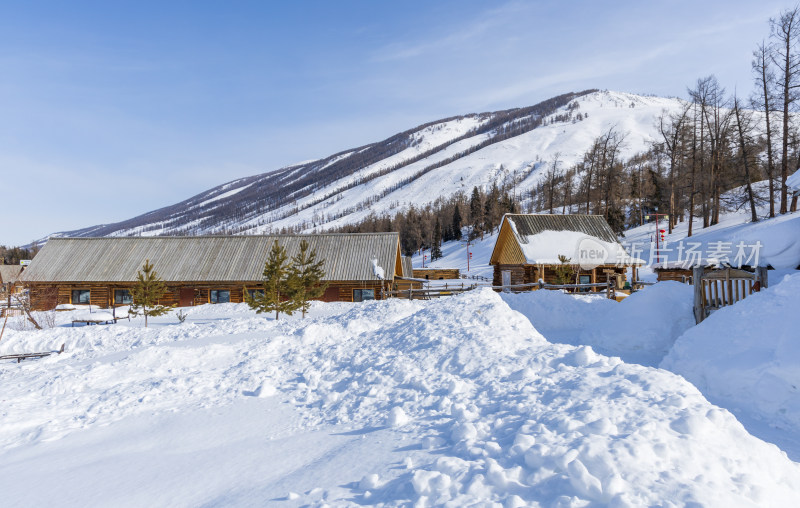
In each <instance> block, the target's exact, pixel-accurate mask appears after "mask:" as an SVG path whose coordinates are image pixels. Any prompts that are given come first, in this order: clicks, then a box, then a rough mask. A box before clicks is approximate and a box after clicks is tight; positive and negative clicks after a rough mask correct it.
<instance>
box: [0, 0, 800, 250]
mask: <svg viewBox="0 0 800 508" xmlns="http://www.w3.org/2000/svg"><path fill="white" fill-rule="evenodd" d="M789 5H790V4H787V3H785V2H772V1H761V2H752V1H736V0H734V1H709V2H698V1H691V2H690V1H666V0H665V1H660V2H642V1H636V2H633V1H631V2H627V1H625V2H594V1H585V2H558V1H536V2H507V3H503V2H479V1H438V2H430V1H429V2H423V1H419V2H418V1H404V2H391V3H390V2H375V1H363V2H347V1H341V2H328V1H319V2H289V3H278V2H266V1H253V2H237V1H231V2H189V1H186V2H177V1H176V2H147V1H139V2H102V1H96V2H82V1H71V2H58V1H52V2H35V1H33V2H16V3H11V2H5V3H3V4H2V5H0V66H2V72H0V177H2V178H0V188H1V189H2V192H0V196H2V201H3V209H4V210H3V217H4V219H5V220H3V221H2V226H0V244H5V245H18V244H23V243H27V242H29V241H31V240H33V239H36V238H40V237H43V236H45V235H47V234H49V233H52V232H56V231H60V230H67V229H76V228H80V227H85V226H91V225H94V224H100V223H109V222H116V221H119V220H123V219H127V218H130V217H133V216H135V215H138V214H141V213H144V212H147V211H150V210H153V209H155V208H158V207H161V206H166V205H169V204H173V203H175V202H177V201H180V200H182V199H185V198H188V197H190V196H192V195H194V194H197V193H199V192H201V191H203V190H206V189H208V188H210V187H212V186H215V185H218V184H221V183H224V182H226V181H229V180H233V179H235V178H238V177H241V176H246V175H251V174H256V173H263V172H266V171H270V170H273V169H277V168H279V167H281V166H284V165H287V164H291V163H294V162H298V161H302V160H307V159H314V158H319V157H324V156H326V155H330V154H332V153H334V152H337V151H341V150H344V149H347V148H351V147H354V146H359V145H363V144H366V143H369V142H373V141H378V140H381V139H383V138H386V137H388V136H390V135H392V134H395V133H397V132H399V131H402V130H406V129H409V128H411V127H414V126H416V125H418V124H421V123H424V122H427V121H431V120H435V119H438V118H442V117H446V116H452V115H458V114H466V113H472V112H480V111H491V110H497V109H504V108H510V107H517V106H527V105H531V104H534V103H536V102H539V101H541V100H544V99H547V98H549V97H552V96H554V95H557V94H560V93H564V92H568V91H575V90H583V89H587V88H601V89H612V90H623V91H629V92H635V93H650V94H657V95H669V96H685V94H686V87H687V86H689V85H691V84H692V83H693V82H694V81H695V80H696V79H697V78H698V77H701V76H705V75H708V74H711V73H713V74H716V75H717V77H718V78H719V79H720V81H721V83H722V84H723V85H724V86H726V87H727V88H728V90H729V91H733V90H734V88H735V89H737V90H738V91H739V93H740V94H748V93H749V92H750V90H751V89H752V79H751V74H750V59H751V52H752V50H753V49H754V48H755V46H756V44H757V43H759V42H760V41H761V40H762V39H764V38H766V37H767V36H768V19H769V18H770V17H771V16H775V15H776V14H778V13H779V12H780V11H781V10H782V9H784V8H786V7H787V6H789Z"/></svg>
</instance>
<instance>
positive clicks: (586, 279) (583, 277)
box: [578, 275, 592, 293]
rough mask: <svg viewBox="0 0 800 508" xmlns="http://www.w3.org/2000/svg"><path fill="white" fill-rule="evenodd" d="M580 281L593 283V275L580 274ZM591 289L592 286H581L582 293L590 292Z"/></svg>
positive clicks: (581, 282)
mask: <svg viewBox="0 0 800 508" xmlns="http://www.w3.org/2000/svg"><path fill="white" fill-rule="evenodd" d="M578 282H579V283H580V284H591V283H592V276H591V275H579V276H578ZM589 291H591V289H590V288H580V292H581V293H588V292H589Z"/></svg>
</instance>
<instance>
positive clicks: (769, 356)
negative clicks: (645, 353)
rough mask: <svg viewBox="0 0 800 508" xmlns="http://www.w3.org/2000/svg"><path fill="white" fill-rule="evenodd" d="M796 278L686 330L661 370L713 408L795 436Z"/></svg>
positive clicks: (799, 374)
mask: <svg viewBox="0 0 800 508" xmlns="http://www.w3.org/2000/svg"><path fill="white" fill-rule="evenodd" d="M798 309H800V273H799V274H794V275H787V276H786V277H785V278H784V279H783V281H781V282H779V283H777V284H776V283H773V286H772V287H770V288H769V289H766V290H763V291H761V292H760V293H756V294H753V295H751V296H749V297H747V298H746V299H745V300H743V301H741V302H739V303H737V304H736V305H733V306H730V307H724V308H722V309H720V310H718V311H716V312H714V313H713V314H711V316H709V317H708V318H707V319H705V320H704V321H703V322H702V323H700V324H699V325H697V326H696V327H693V328H691V329H689V330H687V331H686V333H684V334H683V335H681V337H680V338H679V339H678V340H677V341H676V342H675V345H674V347H673V348H672V350H671V351H670V353H669V355H668V356H667V357H666V358H664V361H663V362H662V363H661V367H663V368H665V369H669V370H671V371H673V372H676V373H678V374H681V375H682V376H683V377H685V378H686V379H688V380H689V381H691V382H692V383H693V384H694V385H695V386H697V387H698V388H699V389H700V390H701V391H702V392H703V393H704V394H706V396H707V397H708V398H709V399H710V400H712V401H714V402H715V403H718V404H721V405H724V406H725V407H727V408H730V409H732V410H734V411H736V412H742V413H744V414H746V415H748V416H749V417H752V418H754V419H756V420H759V421H761V422H769V423H770V424H773V425H778V426H780V427H782V428H784V429H787V430H790V431H791V432H793V433H794V434H795V435H797V434H800V327H798V320H797V312H798Z"/></svg>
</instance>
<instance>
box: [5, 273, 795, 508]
mask: <svg viewBox="0 0 800 508" xmlns="http://www.w3.org/2000/svg"><path fill="white" fill-rule="evenodd" d="M782 285H783V284H781V285H776V287H775V288H774V291H778V288H780V287H781V286H782ZM675 286H676V285H672V286H671V285H665V286H663V288H666V289H661V290H659V289H658V288H659V286H655V287H653V288H649V289H648V290H647V291H646V292H642V293H641V297H640V298H639V299H640V303H639V304H637V303H636V300H634V299H633V298H634V297H631V300H630V303H629V304H627V305H629V306H630V308H631V309H630V310H632V311H633V310H636V309H637V308H638V307H637V305H650V304H651V303H652V302H667V303H665V305H666V306H667V307H669V308H670V309H679V308H680V305H679V303H678V302H677V301H678V300H680V299H681V294H682V293H681V291H680V290H678V289H676V287H675ZM788 289H791V288H788ZM648 292H649V295H648ZM539 293H542V294H541V295H538V294H537V293H530V294H527V295H524V296H517V297H515V298H523V297H529V298H530V297H536V298H540V299H541V300H542V302H543V303H545V304H548V302H547V301H545V300H546V298H543V297H546V296H548V295H549V296H550V297H552V300H553V302H549V304H550V305H551V307H550V308H551V309H552V310H551V312H550V313H549V314H550V315H551V317H552V318H553V319H555V320H558V322H553V321H547V320H546V319H544V320H543V319H540V318H536V317H531V320H529V319H527V318H526V317H525V316H523V314H521V313H519V312H516V311H514V310H512V308H511V307H509V305H508V304H507V303H506V301H511V300H513V299H509V298H506V300H505V301H504V298H503V297H501V295H498V294H497V293H494V292H492V291H490V290H485V289H484V290H476V291H472V292H469V293H466V294H464V295H461V296H457V297H451V298H443V299H440V300H434V301H407V300H390V301H372V302H363V303H361V304H343V303H328V304H323V303H315V304H314V306H313V308H312V311H311V314H310V317H308V318H307V319H305V320H303V319H299V318H297V317H290V318H287V319H281V320H279V321H274V320H272V319H270V318H266V317H264V316H263V315H256V314H254V313H253V312H252V311H250V310H249V309H248V308H247V307H246V306H245V305H241V304H240V305H236V304H220V305H205V306H201V307H195V308H190V309H188V313H189V316H188V318H187V319H186V322H184V323H179V322H178V320H177V319H176V317H175V316H174V315H169V316H165V317H161V318H156V319H152V320H151V323H152V324H151V327H150V328H147V329H145V328H143V327H142V321H141V319H138V318H134V319H133V320H131V321H130V322H128V321H121V322H120V323H119V324H117V325H107V326H103V325H99V326H85V327H76V328H71V327H69V326H68V325H67V324H66V323H68V321H69V320H70V314H71V312H62V313H57V314H56V319H57V322H58V323H59V324H60V325H59V326H56V327H55V328H52V329H49V330H43V331H30V330H28V331H21V330H18V329H15V328H18V326H16V325H18V323H12V325H14V328H12V329H10V330H9V329H7V330H6V335H5V337H4V338H3V340H2V343H0V354H6V353H9V352H21V351H34V350H36V351H39V350H48V349H56V348H58V347H59V346H60V344H61V343H65V344H66V352H65V353H64V354H62V355H54V356H50V357H47V358H44V359H41V360H37V361H25V362H23V363H20V364H17V363H14V362H3V363H0V390H1V392H0V393H2V402H3V404H2V405H0V421H2V422H3V425H2V426H0V492H2V499H3V505H4V506H48V505H52V506H198V505H203V506H230V505H248V506H253V505H258V506H264V505H271V506H273V505H274V506H322V505H333V506H342V505H378V504H383V505H390V506H394V505H412V504H416V505H419V506H432V505H448V506H464V505H469V504H477V505H489V504H490V503H500V504H502V505H503V506H601V505H609V506H650V505H657V506H690V505H691V506H796V505H798V503H800V465H798V464H796V463H794V462H792V461H791V460H789V458H787V456H786V454H785V453H784V452H782V451H781V450H780V449H779V448H778V447H776V446H775V445H772V444H768V443H765V442H763V441H761V440H759V439H757V438H755V437H753V436H751V435H749V434H748V433H747V431H746V430H745V429H744V427H743V426H742V425H741V424H740V423H739V422H738V421H737V420H736V419H735V418H734V416H733V415H732V414H731V413H729V412H728V411H726V410H725V409H721V408H719V407H716V406H714V405H712V404H711V403H709V402H708V401H706V399H705V398H704V397H703V396H702V395H701V394H700V392H699V391H698V390H697V388H695V387H694V386H693V385H691V384H690V383H689V382H687V381H686V380H684V379H683V378H682V377H680V376H677V375H675V374H673V373H671V372H668V371H666V370H660V369H655V368H651V367H646V366H640V365H635V364H628V363H624V362H623V361H622V360H621V359H619V358H616V357H607V356H602V355H600V354H598V353H596V352H595V351H594V350H593V348H592V347H588V346H573V345H568V344H555V343H553V341H552V340H548V339H547V335H548V333H553V330H557V329H558V328H559V325H558V323H569V320H570V318H571V317H574V315H573V313H574V311H575V309H574V307H571V306H570V305H571V304H570V303H567V302H566V301H560V299H561V297H566V298H572V297H568V296H566V295H558V294H556V293H548V294H545V293H544V292H539ZM754 300H755V299H754ZM559 302H560V303H559ZM518 303H519V305H517V306H518V307H525V303H524V302H518ZM586 305H589V306H598V308H599V307H600V306H605V307H608V308H609V309H610V308H611V307H610V306H612V305H618V306H619V309H622V308H623V305H624V304H614V303H611V302H605V303H603V304H601V303H600V302H588V303H586ZM528 307H531V305H529V306H528ZM620 312H622V311H620ZM721 312H722V311H720V314H721ZM651 314H652V312H651ZM587 315H588V313H587ZM584 317H585V316H580V318H581V319H583V318H584ZM713 317H714V316H712V318H713ZM713 322H714V320H713V319H711V318H710V319H709V320H707V322H706V323H711V324H712V325H713ZM706 323H704V326H705V325H706ZM632 324H633V325H634V326H645V325H646V326H651V328H652V330H656V329H658V326H657V325H656V324H652V323H645V322H644V321H636V322H634V323H632ZM710 326H711V325H708V326H707V328H710ZM537 328H541V330H543V331H544V332H543V333H544V335H543V334H542V333H540V331H539V330H537ZM600 329H608V332H609V333H615V332H617V331H618V330H617V329H615V328H614V327H601V328H600ZM698 329H699V328H698ZM674 333H677V332H676V331H675V330H671V331H670V332H669V334H674ZM671 336H672V335H670V337H671ZM678 340H679V342H680V341H681V340H682V339H678ZM626 343H627V344H630V343H631V339H626V340H625V341H620V344H612V346H618V347H624V344H626ZM610 347H611V346H610Z"/></svg>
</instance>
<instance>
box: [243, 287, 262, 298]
mask: <svg viewBox="0 0 800 508" xmlns="http://www.w3.org/2000/svg"><path fill="white" fill-rule="evenodd" d="M247 294H248V295H249V296H250V299H251V300H252V299H253V298H255V297H256V295H259V296H264V290H263V289H248V290H247Z"/></svg>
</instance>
